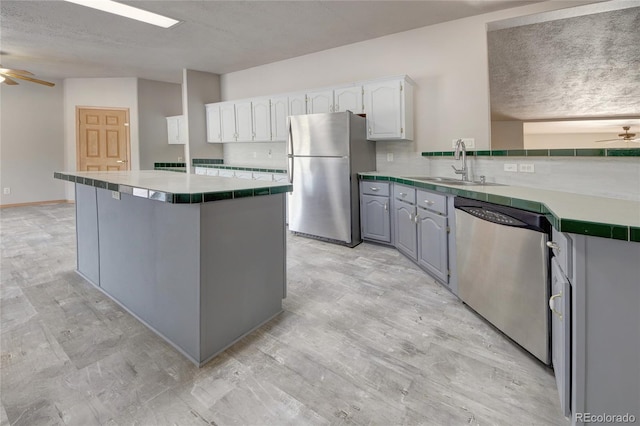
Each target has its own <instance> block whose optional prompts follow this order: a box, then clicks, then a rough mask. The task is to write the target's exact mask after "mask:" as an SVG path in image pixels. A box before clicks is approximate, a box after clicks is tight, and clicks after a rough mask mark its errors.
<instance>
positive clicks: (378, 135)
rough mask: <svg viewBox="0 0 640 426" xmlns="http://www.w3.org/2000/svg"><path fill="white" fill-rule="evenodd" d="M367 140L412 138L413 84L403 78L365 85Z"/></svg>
mask: <svg viewBox="0 0 640 426" xmlns="http://www.w3.org/2000/svg"><path fill="white" fill-rule="evenodd" d="M364 112H365V114H367V139H370V140H399V139H400V140H412V139H413V82H411V81H410V80H409V79H408V78H406V77H401V78H391V79H384V80H378V81H373V82H369V83H365V84H364Z"/></svg>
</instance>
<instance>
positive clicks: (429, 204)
mask: <svg viewBox="0 0 640 426" xmlns="http://www.w3.org/2000/svg"><path fill="white" fill-rule="evenodd" d="M424 202H425V203H426V204H427V205H428V206H432V205H434V204H435V202H433V201H431V200H424Z"/></svg>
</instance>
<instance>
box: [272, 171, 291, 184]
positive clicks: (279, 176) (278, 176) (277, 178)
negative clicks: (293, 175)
mask: <svg viewBox="0 0 640 426" xmlns="http://www.w3.org/2000/svg"><path fill="white" fill-rule="evenodd" d="M273 181H274V182H289V175H287V174H286V173H274V174H273Z"/></svg>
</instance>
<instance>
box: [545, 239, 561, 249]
mask: <svg viewBox="0 0 640 426" xmlns="http://www.w3.org/2000/svg"><path fill="white" fill-rule="evenodd" d="M547 247H549V248H550V249H553V250H557V251H560V245H558V243H556V242H555V241H547Z"/></svg>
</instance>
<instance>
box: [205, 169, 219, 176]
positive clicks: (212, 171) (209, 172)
mask: <svg viewBox="0 0 640 426" xmlns="http://www.w3.org/2000/svg"><path fill="white" fill-rule="evenodd" d="M207 176H218V169H211V168H208V169H207Z"/></svg>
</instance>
